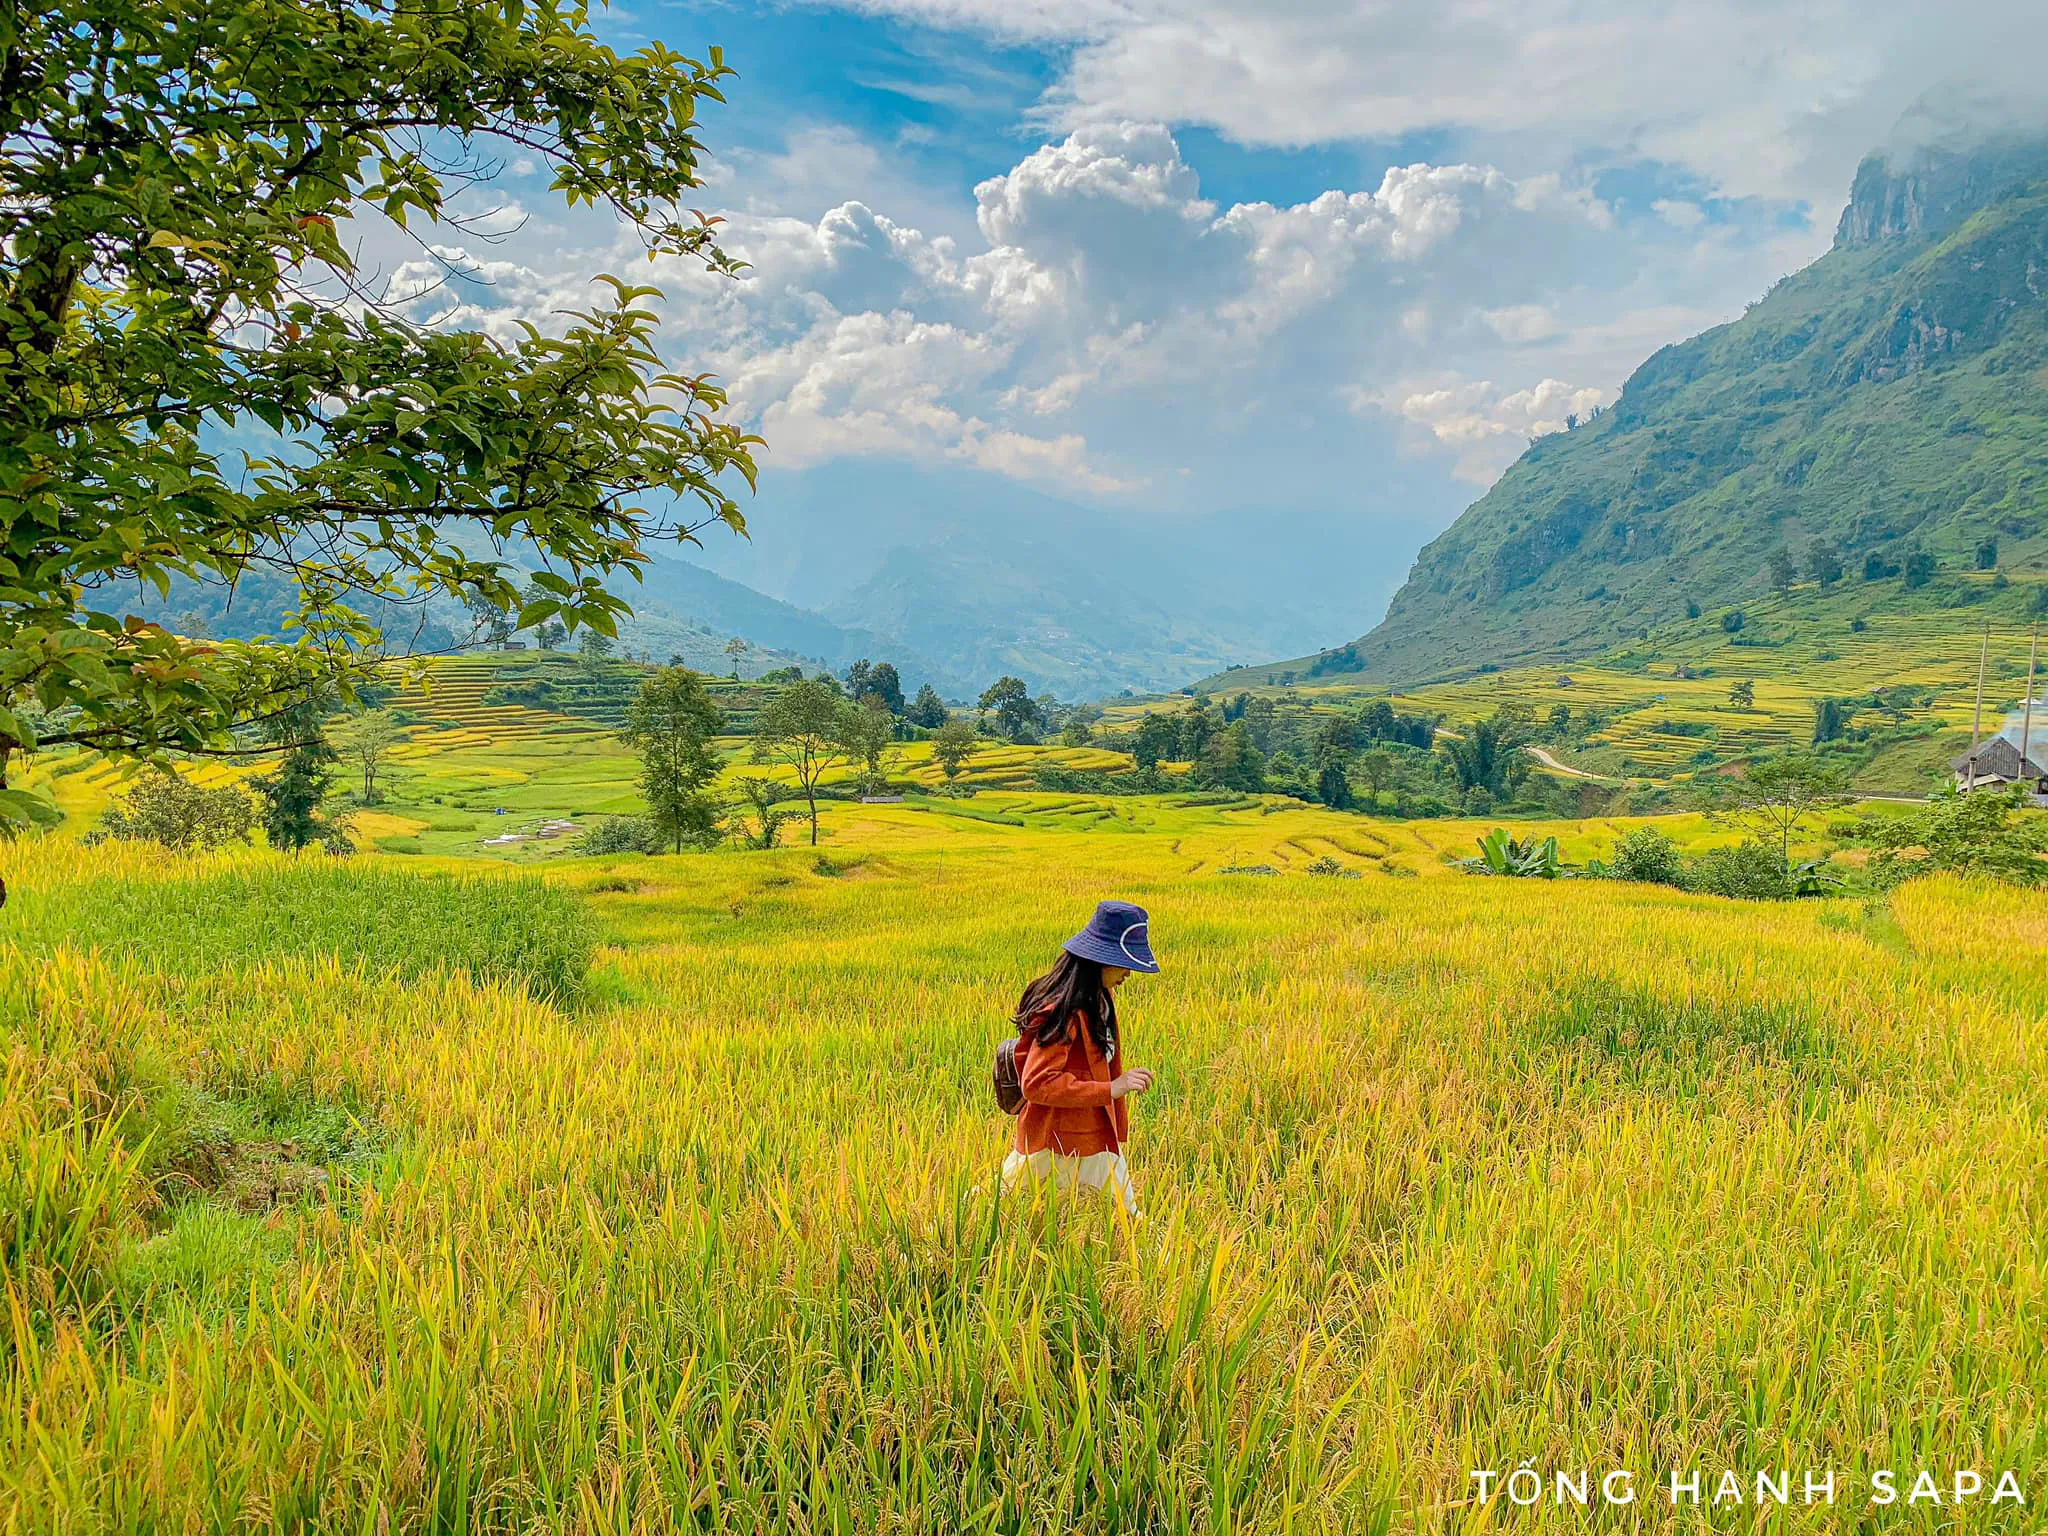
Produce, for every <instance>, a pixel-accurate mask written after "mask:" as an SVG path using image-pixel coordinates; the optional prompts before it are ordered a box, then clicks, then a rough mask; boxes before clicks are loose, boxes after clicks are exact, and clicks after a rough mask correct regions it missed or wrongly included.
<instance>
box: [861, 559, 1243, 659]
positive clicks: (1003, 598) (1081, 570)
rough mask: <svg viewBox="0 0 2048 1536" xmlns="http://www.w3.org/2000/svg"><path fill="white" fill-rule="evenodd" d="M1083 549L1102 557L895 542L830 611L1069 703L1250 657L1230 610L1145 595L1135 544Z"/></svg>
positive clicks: (929, 652) (1240, 627)
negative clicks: (1113, 550)
mask: <svg viewBox="0 0 2048 1536" xmlns="http://www.w3.org/2000/svg"><path fill="white" fill-rule="evenodd" d="M1091 547H1092V548H1094V549H1095V550H1096V551H1097V552H1098V553H1103V554H1108V553H1110V551H1107V550H1105V549H1104V547H1103V542H1102V541H1101V540H1100V539H1097V540H1096V541H1094V543H1093V544H1092V545H1081V546H1076V545H1073V544H1069V543H1065V542H1058V543H1055V542H1046V541H1038V540H1033V539H1029V538H1020V537H1016V536H1014V535H1012V536H1009V537H1005V538H1002V539H1000V540H991V539H989V538H988V537H986V536H985V535H983V534H982V533H979V532H975V533H958V534H952V535H949V536H947V537H944V538H941V539H938V540H936V541H934V542H932V543H929V544H922V545H917V546H903V545H898V546H896V547H894V548H892V549H890V550H889V551H888V552H887V554H885V555H884V556H883V558H882V563H881V566H880V568H879V569H878V570H877V571H876V572H875V573H874V574H873V575H872V576H870V577H869V578H868V579H867V580H866V581H864V582H862V583H861V584H860V586H858V587H856V588H855V589H854V590H853V591H852V592H850V593H848V594H847V595H846V596H845V597H844V598H842V599H840V600H839V601H838V602H836V603H834V604H833V605H832V606H831V607H830V608H829V609H828V610H827V611H828V613H829V614H831V615H832V616H833V617H835V618H842V619H845V620H848V621H849V622H851V621H855V620H860V621H865V622H868V623H872V624H874V625H876V626H877V627H879V628H882V629H885V630H887V631H888V632H889V633H891V634H895V635H901V636H902V637H903V638H904V640H905V641H906V642H908V644H909V646H910V647H911V648H912V649H913V650H915V651H917V652H921V653H923V654H927V655H932V656H942V657H944V658H945V659H946V660H947V662H948V663H949V664H951V665H953V666H955V667H957V668H963V669H965V670H966V671H967V672H968V673H969V674H971V675H972V676H974V677H976V678H980V679H983V680H984V681H990V682H992V681H994V679H995V678H997V677H999V676H1001V675H1003V674H1005V673H1010V674H1014V675H1016V676H1018V677H1021V678H1023V679H1024V680H1025V681H1026V682H1028V683H1029V684H1030V685H1031V687H1032V689H1033V690H1034V691H1039V690H1049V691H1050V692H1052V693H1054V694H1057V695H1058V696H1059V697H1061V698H1068V699H1075V698H1080V699H1086V698H1096V697H1100V696H1102V695H1105V694H1111V693H1116V692H1118V691H1120V690H1123V689H1131V690H1135V691H1151V690H1155V689H1163V688H1177V687H1179V686H1180V685H1181V684H1183V683H1185V682H1189V681H1191V680H1192V679H1194V678H1197V677H1200V676H1202V675H1203V674H1204V673H1208V672H1213V671H1215V670H1216V669H1217V668H1218V667H1219V666H1228V665H1230V664H1232V663H1233V661H1234V660H1236V659H1239V658H1242V657H1246V656H1255V655H1257V654H1258V647H1257V643H1256V641H1254V640H1252V639H1251V638H1250V635H1249V629H1250V626H1248V625H1243V624H1241V623H1237V624H1234V623H1233V622H1232V616H1231V615H1229V614H1228V613H1223V614H1219V613H1218V612H1217V611H1216V610H1215V608H1214V607H1213V606H1212V605H1211V604H1208V603H1205V602H1203V601H1201V600H1200V599H1199V598H1192V599H1191V600H1188V601H1184V602H1183V601H1176V600H1174V599H1173V598H1171V597H1164V598H1162V597H1160V596H1154V595H1151V594H1150V593H1148V591H1147V588H1146V584H1144V583H1141V582H1139V581H1137V580H1134V579H1133V573H1134V572H1136V571H1138V570H1140V569H1142V555H1141V553H1140V552H1137V551H1126V552H1123V555H1124V557H1123V558H1105V559H1101V560H1098V561H1090V560H1087V559H1082V558H1077V554H1076V551H1077V548H1091ZM1155 579H1156V577H1155ZM1180 590H1181V591H1183V592H1187V591H1188V590H1189V589H1188V588H1187V587H1185V586H1184V587H1182V588H1181V589H1180Z"/></svg>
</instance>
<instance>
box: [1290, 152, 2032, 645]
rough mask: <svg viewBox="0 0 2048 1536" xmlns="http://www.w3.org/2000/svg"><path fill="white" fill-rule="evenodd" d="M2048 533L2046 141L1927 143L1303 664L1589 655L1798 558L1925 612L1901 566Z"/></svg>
mask: <svg viewBox="0 0 2048 1536" xmlns="http://www.w3.org/2000/svg"><path fill="white" fill-rule="evenodd" d="M2044 534H2048V139H2044V138H2041V137H2032V138H2027V137H2006V138H2001V139H1994V140H1989V141H1979V142H1978V143H1976V144H1974V145H1973V146H1971V147H1970V148H1968V149H1960V148H1956V147H1954V146H1952V145H1943V144H1929V145H1921V146H1918V147H1916V148H1914V149H1912V150H1910V151H1903V152H1899V153H1896V154H1890V155H1874V156H1872V157H1871V158H1869V159H1867V160H1866V161H1865V162H1864V163H1863V165H1862V166H1861V168H1860V169H1859V170H1858V171H1857V174H1856V178H1855V183H1854V187H1853V190H1852V194H1851V198H1850V202H1849V206H1848V208H1847V209H1846V210H1845V211H1844V213H1843V215H1842V219H1841V223H1840V226H1839V229H1838V232H1837V235H1836V239H1835V243H1834V246H1833V248H1832V249H1831V250H1830V251H1829V252H1828V253H1827V254H1826V255H1825V256H1823V257H1822V258H1821V259H1820V260H1819V261H1817V262H1815V263H1814V264H1813V265H1811V266H1809V267H1807V268H1805V269H1804V270H1803V271H1800V272H1798V273H1795V274H1793V275H1792V276H1790V277H1788V278H1786V279H1784V280H1783V281H1782V282H1780V283H1779V284H1778V285H1777V286H1776V287H1775V288H1773V289H1772V291H1771V292H1770V294H1769V295H1768V296H1766V297H1765V298H1764V299H1763V300H1761V301H1760V302H1759V303H1757V304H1755V305H1754V306H1752V307H1751V309H1750V310H1749V312H1748V313H1747V314H1745V315H1744V316H1743V317H1742V318H1741V319H1739V320H1736V321H1734V322H1732V323H1730V324H1727V325H1724V326H1720V327H1718V328H1716V329H1714V330H1711V331H1708V332H1706V333H1704V334H1703V335H1700V336H1696V337H1694V338H1693V339H1692V340H1690V341H1686V342H1683V343H1680V344H1678V345H1675V346H1670V347H1666V348H1664V349H1663V350H1662V351H1660V352H1658V353H1656V354H1655V355H1654V356H1653V357H1651V358H1650V359H1649V360H1648V361H1647V362H1645V363H1644V364H1643V365H1642V366H1641V367H1640V368H1638V369H1637V370H1636V372H1635V373H1634V375H1633V376H1631V377H1630V379H1629V380H1628V382H1627V384H1626V385H1625V386H1624V388H1623V389H1622V392H1621V396H1620V398H1619V399H1618V400H1617V401H1616V402H1615V403H1614V405H1613V406H1612V407H1610V408H1609V409H1607V410H1606V411H1604V412H1601V413H1598V414H1596V416H1595V417H1594V419H1592V420H1591V421H1589V422H1583V423H1581V424H1580V425H1579V426H1577V427H1576V428H1575V429H1574V430H1572V431H1569V432H1563V433H1558V434H1555V435H1552V436H1549V437H1544V438H1540V439H1538V440H1537V441H1536V442H1535V443H1534V444H1532V445H1531V446H1530V448H1529V450H1528V452H1526V453H1525V454H1523V456H1522V457H1521V459H1520V460H1519V461H1518V462H1517V463H1516V464H1514V465H1513V466H1512V467H1511V468H1510V469H1509V470H1508V471H1507V472H1506V474H1504V475H1503V476H1502V477H1501V479H1500V480H1499V481H1498V482H1497V483H1496V484H1495V485H1494V486H1493V488H1492V489H1491V490H1489V491H1488V492H1487V493H1486V495H1484V496H1483V497H1481V498H1480V499H1479V500H1478V501H1477V502H1475V503H1473V505H1472V506H1471V507H1470V508H1468V509H1467V510H1466V511H1465V513H1464V514H1463V515H1462V516H1461V517H1459V518H1458V519H1457V521H1456V522H1454V523H1453V524H1452V525H1451V526H1450V528H1449V529H1447V530H1446V531H1445V532H1444V533H1443V534H1442V535H1441V536H1439V537H1438V538H1437V539H1435V540H1434V541H1433V542H1431V543H1430V544H1429V545H1427V546H1426V547H1425V548H1424V549H1423V551H1422V553H1421V555H1420V556H1419V558H1418V559H1417V560H1416V562H1415V565H1414V567H1413V569H1412V570H1411V571H1410V573H1409V577H1408V580H1407V583H1406V584H1405V585H1404V586H1403V587H1402V588H1401V590H1400V591H1399V592H1398V593H1397V594H1396V595H1395V597H1394V599H1393V602H1392V603H1391V604H1390V605H1389V608H1388V611H1387V616H1386V618H1385V620H1384V621H1383V622H1382V623H1381V624H1380V625H1379V627H1378V628H1377V629H1375V630H1373V631H1372V632H1371V633H1370V634H1368V635H1366V636H1365V637H1363V638H1362V639H1359V640H1356V641H1353V642H1352V643H1351V644H1350V645H1348V646H1344V647H1341V648H1339V649H1338V650H1336V651H1333V652H1326V653H1324V654H1323V655H1321V656H1320V657H1314V658H1309V659H1308V660H1306V661H1305V662H1302V663H1290V664H1287V665H1290V666H1296V667H1304V668H1308V669H1312V670H1314V671H1317V672H1319V673H1322V674H1326V675H1327V674H1330V673H1343V672H1352V673H1363V674H1365V675H1366V677H1367V678H1369V679H1370V680H1372V681H1374V682H1386V683H1391V684H1401V683H1406V682H1413V681H1418V680H1421V679H1424V678H1429V677H1437V676H1443V675H1447V674H1450V673H1454V672H1457V671H1460V670H1469V669H1470V668H1472V667H1475V666H1478V665H1482V664H1487V663H1492V664H1507V663H1511V662H1517V661H1521V662H1528V661H1534V660H1537V659H1539V658H1558V659H1563V658H1566V657H1573V656H1583V655H1589V654H1593V653H1596V652H1599V651H1602V650H1604V649H1606V648H1608V647H1610V646H1612V645H1613V644H1615V643H1616V642H1618V641H1621V640H1623V639H1626V638H1629V637H1632V636H1635V635H1637V634H1639V633H1641V632H1642V631H1643V630H1645V629H1647V628H1649V627H1652V626H1655V625H1657V624H1661V623H1665V622H1668V621H1671V620H1674V619H1678V618H1681V617H1683V616H1684V615H1686V614H1687V613H1689V612H1698V611H1700V610H1702V609H1719V608H1721V607H1724V606H1726V605H1729V604H1731V603H1734V602H1737V601H1739V600H1740V599H1741V598H1742V596H1743V595H1744V594H1745V593H1748V594H1755V593H1758V592H1761V591H1763V590H1765V587H1766V583H1767V581H1768V580H1769V577H1768V575H1767V571H1768V566H1769V562H1770V557H1771V555H1772V552H1773V551H1774V550H1777V549H1779V548H1781V547H1783V548H1787V549H1789V550H1790V552H1791V553H1793V554H1794V555H1795V556H1797V557H1799V559H1800V562H1801V565H1802V571H1801V575H1802V576H1803V575H1804V574H1805V571H1804V569H1803V567H1804V566H1805V565H1806V564H1807V556H1808V552H1809V551H1810V549H1811V548H1812V546H1813V545H1814V544H1815V542H1816V541H1819V542H1820V543H1822V544H1832V545H1833V546H1835V548H1836V550H1837V551H1838V553H1839V558H1840V561H1841V563H1842V565H1843V566H1844V567H1846V569H1847V573H1848V579H1849V580H1850V581H1852V582H1855V581H1858V580H1859V579H1860V578H1861V577H1862V576H1863V573H1864V572H1865V570H1866V568H1867V569H1868V570H1869V571H1870V572H1871V573H1872V575H1873V577H1874V578H1876V579H1874V580H1873V581H1872V583H1871V585H1870V592H1869V601H1870V603H1871V604H1872V605H1878V604H1886V603H1904V602H1913V601H1923V600H1924V597H1925V594H1924V593H1915V592H1910V591H1908V590H1907V588H1906V583H1905V581H1903V580H1893V579H1890V578H1891V577H1892V576H1894V575H1896V574H1897V573H1898V572H1899V571H1900V569H1901V568H1902V567H1903V566H1905V565H1906V564H1907V563H1908V558H1907V557H1908V556H1910V555H1913V554H1915V553H1918V554H1921V555H1923V556H1931V557H1932V558H1933V559H1934V561H1935V562H1936V565H1937V567H1939V566H1949V567H1955V566H1967V565H1970V564H1973V563H1975V562H1976V560H1977V559H1978V552H1979V550H1980V548H1983V547H1985V546H1986V545H1987V544H1988V545H1993V546H1995V549H1996V556H1995V558H1997V559H1998V560H2000V561H2002V562H2003V563H2005V564H2008V565H2013V564H2017V563H2020V562H2022V561H2024V560H2027V559H2030V558H2033V557H2037V556H2039V555H2040V554H2042V553H2043V552H2044V551H2048V538H2044ZM1866 561H1867V562H1868V565H1867V567H1866ZM1918 563H1919V564H1921V565H1922V566H1923V568H1924V561H1922V562H1918ZM1707 617H1708V618H1709V619H1711V618H1712V617H1713V614H1712V613H1709V614H1708V615H1707Z"/></svg>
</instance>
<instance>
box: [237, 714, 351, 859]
mask: <svg viewBox="0 0 2048 1536" xmlns="http://www.w3.org/2000/svg"><path fill="white" fill-rule="evenodd" d="M322 713H323V710H322V706H321V704H320V703H319V702H318V701H315V700H307V699H301V700H298V701H296V702H294V703H293V704H292V705H290V706H289V707H288V708H286V709H284V710H283V711H281V712H280V713H279V714H278V715H277V716H276V717H275V718H273V719H272V720H271V721H270V723H269V727H268V733H269V736H270V739H271V741H272V743H273V744H274V745H276V746H278V747H280V748H282V749H283V753H284V755H283V757H282V758H281V759H280V760H279V762H278V765H277V767H276V769H275V770H274V771H272V772H271V773H269V774H266V775H265V776H264V777H262V778H260V779H257V780H256V781H255V790H256V793H257V794H258V795H260V796H261V797H262V800H263V835H264V836H265V837H267V838H268V839H269V840H270V846H271V847H273V848H306V847H310V846H311V845H312V844H314V843H319V844H320V845H321V846H322V847H324V848H326V849H327V850H328V852H330V853H345V852H347V851H349V848H350V846H351V845H350V843H349V838H348V823H347V818H345V817H336V816H329V815H328V814H327V813H326V810H325V807H326V804H327V795H328V792H329V791H330V790H331V789H333V787H334V775H333V773H332V772H331V771H330V770H331V769H332V767H333V765H334V764H335V763H336V762H337V761H339V758H338V757H337V755H336V753H335V750H334V748H333V747H331V746H330V745H328V742H327V738H326V737H325V736H324V735H323V734H322V733H321V729H320V720H321V715H322Z"/></svg>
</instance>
